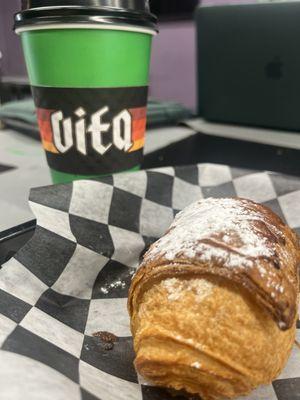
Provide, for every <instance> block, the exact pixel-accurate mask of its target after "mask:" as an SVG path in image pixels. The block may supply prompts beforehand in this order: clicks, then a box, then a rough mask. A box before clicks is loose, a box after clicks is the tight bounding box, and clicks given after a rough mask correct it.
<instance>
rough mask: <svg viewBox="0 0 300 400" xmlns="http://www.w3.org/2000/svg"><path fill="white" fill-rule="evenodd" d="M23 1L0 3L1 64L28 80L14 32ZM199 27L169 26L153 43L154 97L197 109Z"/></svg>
mask: <svg viewBox="0 0 300 400" xmlns="http://www.w3.org/2000/svg"><path fill="white" fill-rule="evenodd" d="M19 9H20V0H4V1H3V0H0V51H1V52H2V53H3V58H2V60H0V66H1V70H2V73H3V74H4V75H6V76H7V75H9V76H24V75H26V68H25V64H24V60H23V54H22V49H21V44H20V39H19V37H18V36H17V35H16V34H15V33H14V32H13V30H12V25H13V14H14V13H15V12H16V11H18V10H19ZM195 58H196V56H195V27H194V23H193V22H192V21H182V22H165V23H162V24H161V25H160V33H159V35H158V36H157V37H155V38H154V40H153V54H152V65H151V73H150V80H151V87H150V95H151V96H152V97H154V98H157V99H159V100H175V101H178V102H181V103H183V104H185V105H186V106H188V107H191V108H194V107H195V104H196V71H195V64H196V60H195Z"/></svg>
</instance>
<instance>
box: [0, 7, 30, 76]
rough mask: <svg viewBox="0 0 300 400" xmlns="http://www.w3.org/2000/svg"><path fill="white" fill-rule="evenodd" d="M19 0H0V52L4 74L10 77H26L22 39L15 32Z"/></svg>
mask: <svg viewBox="0 0 300 400" xmlns="http://www.w3.org/2000/svg"><path fill="white" fill-rule="evenodd" d="M20 4H21V2H20V1H19V0H0V51H1V53H2V60H0V66H1V70H2V73H3V74H4V75H9V76H24V75H26V68H25V64H24V60H23V53H22V49H21V43H20V38H19V37H18V36H17V35H16V34H15V33H14V31H13V15H14V13H16V12H17V11H19V10H20V8H21V5H20Z"/></svg>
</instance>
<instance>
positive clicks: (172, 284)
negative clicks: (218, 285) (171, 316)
mask: <svg viewBox="0 0 300 400" xmlns="http://www.w3.org/2000/svg"><path fill="white" fill-rule="evenodd" d="M162 286H163V287H164V288H165V289H166V290H167V292H168V299H169V300H171V301H176V300H179V299H180V298H181V297H182V295H183V294H185V293H188V292H194V293H195V295H196V296H195V299H196V301H197V302H199V303H200V302H201V301H202V300H203V299H205V297H207V296H208V295H210V294H211V292H212V289H213V284H212V283H211V282H209V281H207V280H206V279H191V280H181V279H178V278H170V279H166V280H164V281H162Z"/></svg>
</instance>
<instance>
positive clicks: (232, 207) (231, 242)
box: [146, 198, 278, 275]
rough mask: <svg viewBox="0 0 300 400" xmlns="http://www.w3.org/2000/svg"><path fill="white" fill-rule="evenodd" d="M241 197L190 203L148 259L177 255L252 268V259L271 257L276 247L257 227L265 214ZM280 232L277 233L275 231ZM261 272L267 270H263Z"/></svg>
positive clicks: (173, 257) (149, 254)
mask: <svg viewBox="0 0 300 400" xmlns="http://www.w3.org/2000/svg"><path fill="white" fill-rule="evenodd" d="M246 205H247V203H245V201H244V200H241V199H234V198H232V199H231V198H228V199H226V198H225V199H214V198H209V199H205V200H200V201H198V202H196V203H193V204H191V205H190V206H189V207H187V208H186V209H184V210H183V211H181V212H180V213H179V214H177V216H176V218H175V220H174V222H173V224H172V225H171V228H170V230H169V232H168V233H167V234H166V235H165V236H163V237H162V238H161V239H160V240H158V241H157V242H156V243H155V244H154V245H153V246H152V248H151V249H150V251H149V252H148V254H147V256H146V259H148V258H150V259H154V258H155V257H157V256H161V255H164V257H165V258H166V259H167V260H169V261H173V260H174V259H176V258H177V257H178V256H181V255H183V256H184V257H185V258H188V259H193V258H194V257H196V256H197V258H198V259H199V260H200V261H203V262H210V261H220V262H222V264H223V265H224V266H226V267H230V268H234V267H240V266H243V267H252V266H253V258H255V257H264V258H269V257H271V256H273V255H274V247H272V244H271V243H270V241H268V240H267V239H266V238H265V237H264V236H263V235H262V234H261V233H260V232H259V229H256V228H255V226H256V224H257V225H259V224H261V223H263V224H264V225H267V226H268V229H270V230H273V231H274V229H276V228H275V227H274V226H269V225H268V224H267V222H266V221H265V220H264V219H263V215H262V214H261V213H260V212H259V211H257V210H256V209H255V208H250V207H247V206H246ZM276 233H277V234H278V232H276ZM260 272H261V274H262V275H264V274H265V272H266V271H265V270H264V269H263V268H262V269H261V271H260Z"/></svg>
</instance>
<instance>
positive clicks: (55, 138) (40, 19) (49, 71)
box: [15, 0, 157, 183]
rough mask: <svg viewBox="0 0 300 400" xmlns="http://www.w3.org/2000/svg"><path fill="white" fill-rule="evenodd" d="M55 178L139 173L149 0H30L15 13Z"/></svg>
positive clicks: (151, 31) (152, 24)
mask: <svg viewBox="0 0 300 400" xmlns="http://www.w3.org/2000/svg"><path fill="white" fill-rule="evenodd" d="M15 30H16V32H17V33H18V34H20V36H21V40H22V45H23V50H24V55H25V60H26V65H27V69H28V74H29V79H30V82H31V86H32V93H33V97H34V101H35V105H36V108H37V117H38V123H39V129H40V134H41V140H42V144H43V147H44V149H45V151H46V155H47V161H48V165H49V167H50V169H51V174H52V178H53V182H54V183H62V182H69V181H73V180H76V179H85V178H94V177H98V176H103V175H107V174H111V173H115V172H122V171H128V170H137V169H138V168H139V166H140V164H141V162H142V158H143V147H144V142H145V129H146V109H147V93H148V79H149V65H150V55H151V44H152V37H153V35H155V34H156V32H157V31H156V18H155V17H154V16H153V15H152V14H151V13H150V11H149V5H148V2H147V1H145V0H85V1H83V0H65V1H64V0H60V1H55V0H44V1H41V0H31V1H28V4H27V6H26V7H25V9H24V10H23V11H22V12H20V13H18V14H16V16H15Z"/></svg>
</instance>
